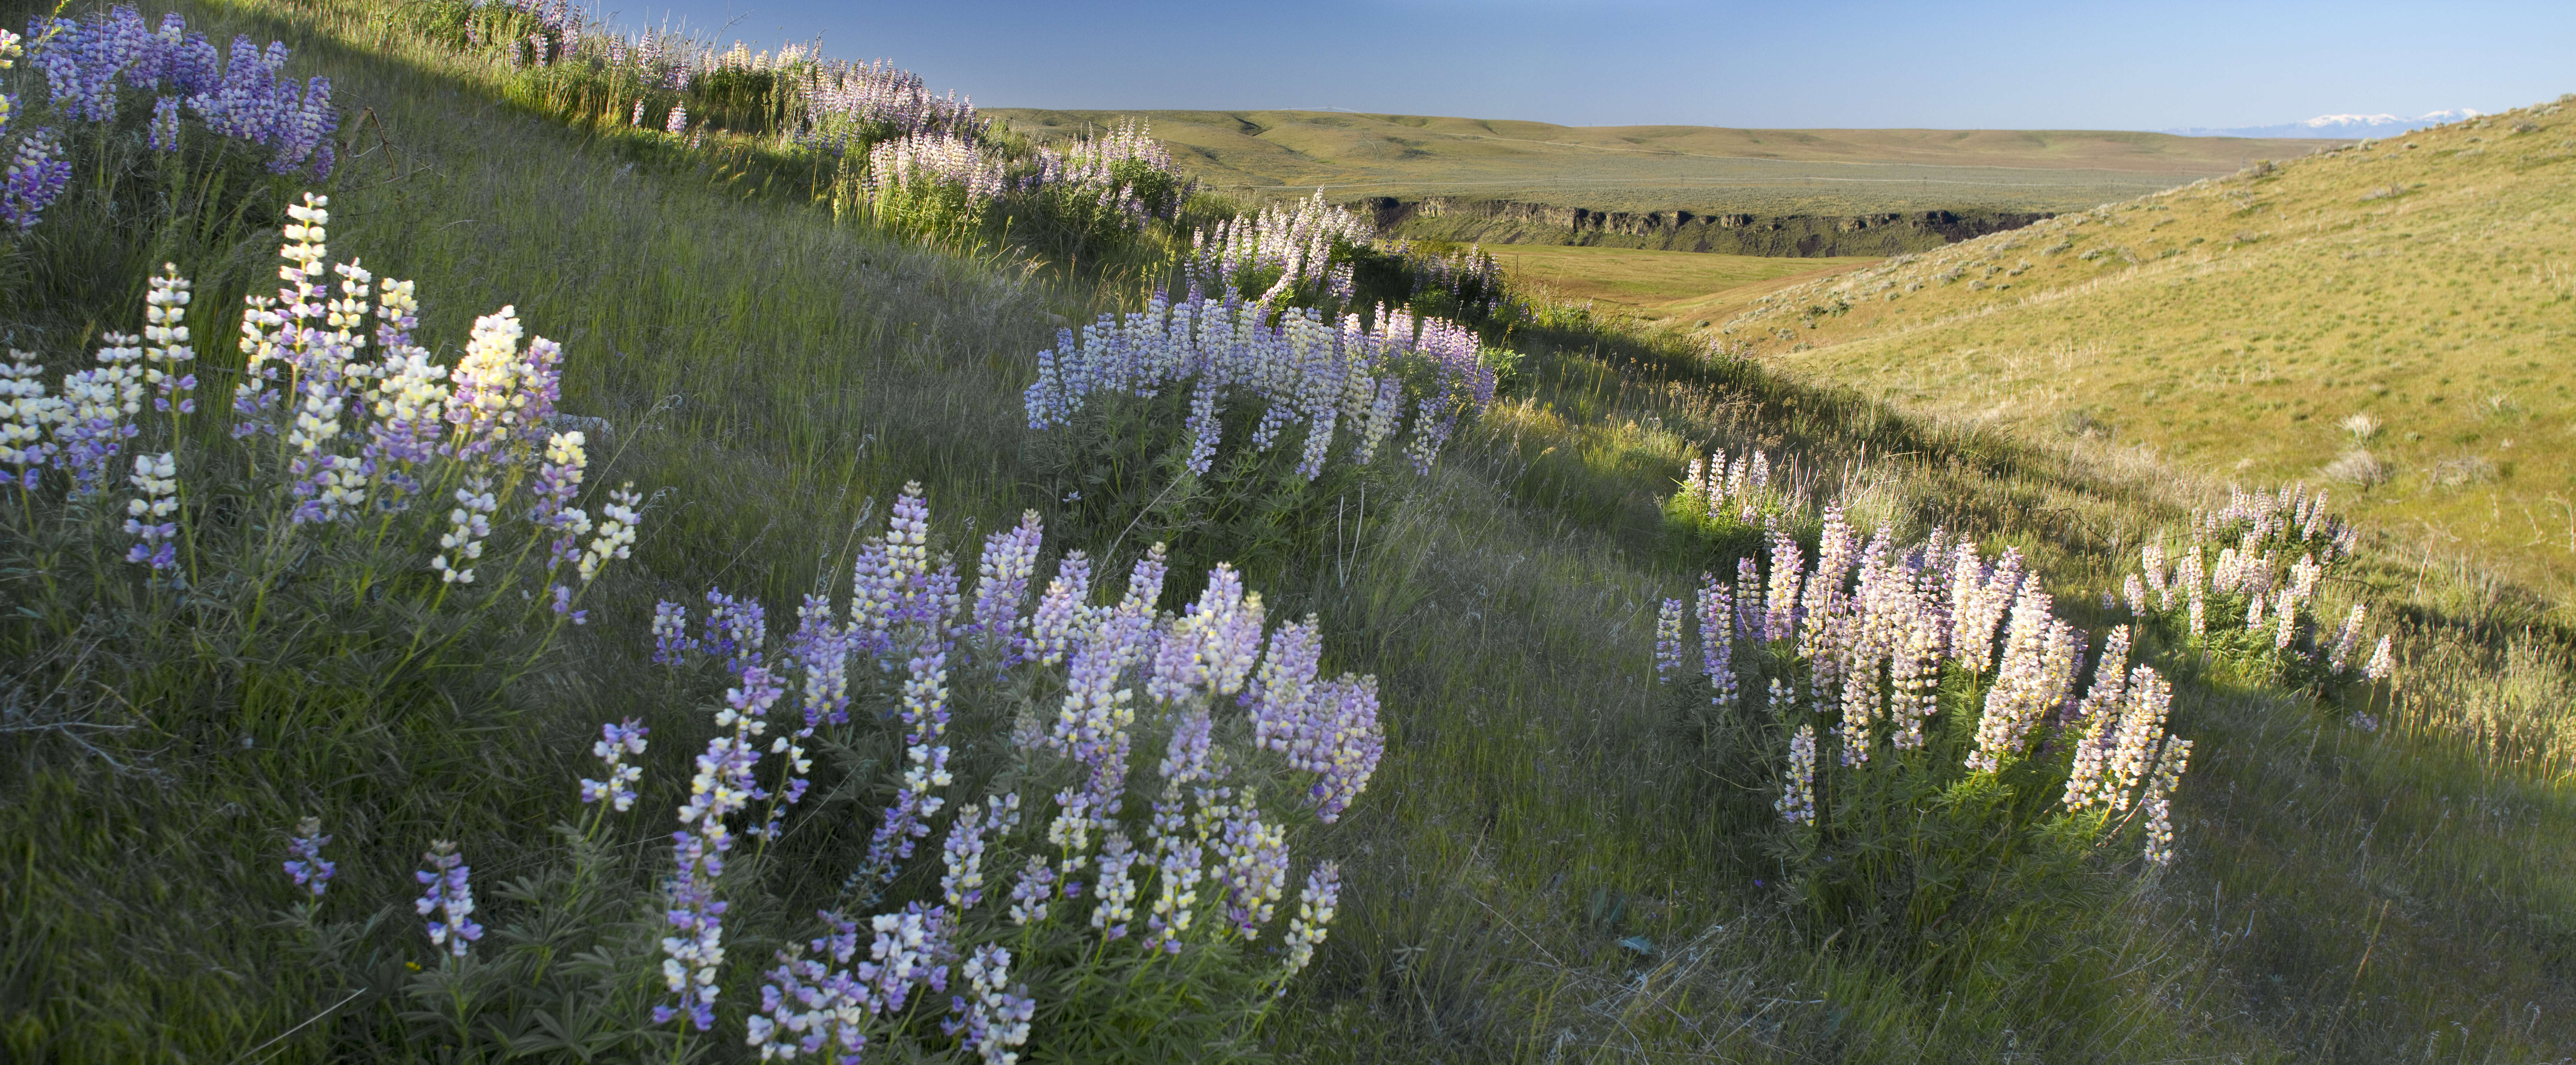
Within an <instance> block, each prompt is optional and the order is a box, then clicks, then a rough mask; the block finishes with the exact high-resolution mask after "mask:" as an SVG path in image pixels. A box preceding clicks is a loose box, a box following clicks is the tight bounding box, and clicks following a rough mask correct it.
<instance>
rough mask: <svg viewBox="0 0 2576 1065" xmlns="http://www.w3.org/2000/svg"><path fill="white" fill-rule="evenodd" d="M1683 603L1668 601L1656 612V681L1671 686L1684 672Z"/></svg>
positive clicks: (1675, 600) (1674, 600)
mask: <svg viewBox="0 0 2576 1065" xmlns="http://www.w3.org/2000/svg"><path fill="white" fill-rule="evenodd" d="M1682 612H1683V606H1682V601H1681V600H1679V599H1666V600H1664V601H1663V605H1662V606H1660V607H1658V608H1656V610H1655V679H1656V680H1657V681H1659V682H1662V683H1665V684H1670V683H1672V682H1673V677H1674V676H1676V675H1678V674H1679V673H1680V672H1681V670H1682Z"/></svg>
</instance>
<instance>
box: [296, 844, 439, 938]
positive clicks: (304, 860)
mask: <svg viewBox="0 0 2576 1065" xmlns="http://www.w3.org/2000/svg"><path fill="white" fill-rule="evenodd" d="M330 842H331V837H329V836H326V835H323V834H322V819H321V818H319V817H307V818H305V819H304V820H302V821H298V822H296V824H295V836H294V838H292V839H290V840H288V841H287V843H286V853H287V854H288V855H290V857H289V858H288V859H287V861H286V875H288V876H290V877H294V878H295V886H297V887H300V888H303V889H304V890H306V891H310V892H312V893H313V897H315V898H320V897H322V892H323V891H325V890H327V889H328V888H329V887H330V886H331V874H333V873H336V872H339V871H340V867H339V866H338V865H337V864H335V863H332V862H328V861H324V860H323V859H322V848H323V846H324V845H326V844H328V843H330ZM431 941H432V942H436V938H435V935H433V937H432V939H431Z"/></svg>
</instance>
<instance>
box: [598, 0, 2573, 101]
mask: <svg viewBox="0 0 2576 1065" xmlns="http://www.w3.org/2000/svg"><path fill="white" fill-rule="evenodd" d="M612 13H613V14H612V17H613V18H615V19H616V21H619V22H621V23H625V24H628V25H641V24H643V22H644V21H645V20H647V19H649V20H652V21H655V22H662V21H665V20H668V21H669V22H670V23H672V24H674V25H686V26H688V27H692V28H696V29H699V30H701V31H703V32H705V33H708V34H710V35H714V36H720V37H721V38H722V39H723V40H724V41H725V42H728V43H729V42H731V41H732V40H734V39H735V38H740V39H743V40H744V41H746V42H748V43H751V44H753V45H754V46H755V47H760V46H767V47H775V46H776V45H777V44H778V43H780V42H782V41H787V40H798V41H801V40H806V39H810V38H813V37H815V36H816V35H818V34H819V35H820V36H821V38H822V40H823V45H824V51H825V52H826V53H828V54H830V55H833V56H836V57H841V58H852V59H872V58H879V57H883V58H890V59H893V60H894V61H895V62H896V63H897V64H899V65H901V66H904V67H907V68H909V69H912V70H915V71H919V72H920V73H921V74H922V75H923V76H924V77H926V78H928V79H929V81H930V84H931V87H932V88H933V89H935V90H940V91H945V90H947V89H950V88H954V89H957V90H958V91H960V92H962V93H965V94H967V95H970V96H972V97H973V98H974V99H975V102H976V104H977V105H979V106H984V107H1062V108H1113V109H1134V110H1145V109H1159V108H1213V109H1237V108H1324V107H1338V108H1343V109H1347V110H1354V111H1374V112H1400V113H1408V114H1433V115H1466V116H1473V117H1478V118H1519V119H1535V120H1539V121H1546V122H1559V123H1565V124H1569V125H1629V124H1645V123H1677V124H1691V125H1718V126H1755V127H1880V126H1887V127H1894V126H1911V127H1933V128H2017V129H2164V128H2169V127H2180V126H2207V127H2232V126H2255V125H2271V124H2276V123H2282V122H2293V121H2297V120H2300V119H2305V118H2308V117H2311V116H2314V115H2319V114H2334V113H2361V114H2371V113H2380V112H2386V113H2393V114H2397V115H2400V116H2413V115H2417V114H2422V113H2424V112H2427V111H2433V110H2438V109H2446V108H2459V107H2472V108H2477V109H2479V110H2484V111H2493V110H2500V109H2503V108H2507V107H2514V106H2519V105H2522V104H2527V103H2536V102H2539V101H2542V100H2547V99H2552V98H2555V97H2556V96H2557V95H2558V94H2560V93H2563V92H2576V2H2571V0H2553V2H2547V3H2481V2H2474V0H2470V2H2451V3H2438V4H2434V3H2416V4H2390V3H2354V2H2345V3H2331V4H2328V3H2259V2H2239V3H2080V2H2073V0H2067V2H2057V3H2035V2H1986V3H1957V4H1921V3H1917V4H1897V3H1839V2H1821V3H1792V2H1786V0H1783V2H1775V3H1762V4H1726V3H1660V2H1643V0H1639V2H1620V0H1612V2H1600V3H1573V2H1546V0H1487V2H1479V3H1468V2H1459V0H1393V2H1380V3H1350V2H1345V0H1307V2H1303V3H1287V4H1260V5H1228V4H1222V3H1206V2H1202V3H1171V2H1137V3H1078V2H1063V0H1057V2H1042V0H1041V2H1028V0H969V2H962V3H961V2H945V3H942V2H922V0H910V2H906V3H878V2H853V0H838V2H832V0H687V2H683V3H671V4H660V5H656V6H652V7H647V8H640V9H639V8H616V9H612Z"/></svg>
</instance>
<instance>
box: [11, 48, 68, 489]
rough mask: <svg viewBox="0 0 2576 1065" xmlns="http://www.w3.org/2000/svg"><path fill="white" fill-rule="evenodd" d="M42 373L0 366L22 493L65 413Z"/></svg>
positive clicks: (39, 474)
mask: <svg viewBox="0 0 2576 1065" xmlns="http://www.w3.org/2000/svg"><path fill="white" fill-rule="evenodd" d="M0 32H5V31H0ZM13 354H15V355H19V356H24V355H25V354H26V353H24V352H15V353H13ZM44 369H45V368H44V367H43V366H42V365H39V364H37V363H33V362H27V361H24V358H19V359H14V360H12V361H10V362H8V363H5V364H0V463H7V464H8V465H9V466H10V467H11V470H10V473H9V476H8V478H7V483H12V484H15V485H17V486H18V488H19V489H20V490H22V491H29V492H32V491H35V489H36V485H37V483H38V481H40V480H41V479H42V478H43V476H44V472H45V463H46V461H47V460H48V459H49V458H50V457H51V456H52V455H53V453H54V447H55V445H54V444H53V443H52V442H51V441H48V440H47V439H46V436H47V430H48V429H50V428H51V427H52V426H53V424H54V422H55V421H56V420H57V419H59V418H60V417H62V416H63V415H64V414H66V413H67V411H66V408H65V407H64V405H63V401H62V400H60V399H57V398H55V397H53V396H48V395H46V394H45V382H44Z"/></svg>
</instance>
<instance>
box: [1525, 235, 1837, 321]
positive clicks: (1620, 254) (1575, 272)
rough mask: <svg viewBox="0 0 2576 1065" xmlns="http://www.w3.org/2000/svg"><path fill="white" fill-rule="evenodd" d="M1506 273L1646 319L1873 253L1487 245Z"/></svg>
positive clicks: (1533, 288)
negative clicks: (1787, 254) (1671, 307)
mask: <svg viewBox="0 0 2576 1065" xmlns="http://www.w3.org/2000/svg"><path fill="white" fill-rule="evenodd" d="M1485 250H1486V252H1487V253H1488V254H1490V255H1492V256H1493V257H1494V262H1495V263H1496V264H1497V265H1499V266H1500V267H1501V268H1502V270H1503V271H1504V273H1505V276H1507V277H1509V278H1511V280H1512V283H1513V285H1514V286H1515V287H1516V288H1517V289H1519V290H1523V291H1528V292H1532V293H1536V294H1542V295H1544V296H1546V297H1549V298H1553V299H1557V300H1560V301H1564V302H1569V303H1572V302H1589V303H1594V304H1601V305H1606V306H1603V307H1602V308H1601V309H1602V310H1603V311H1604V312H1605V313H1607V312H1609V311H1610V310H1612V309H1614V308H1616V309H1628V310H1633V311H1635V312H1637V314H1638V315H1639V317H1640V318H1641V319H1643V320H1645V321H1654V320H1656V319H1657V318H1659V317H1661V316H1663V315H1664V314H1665V312H1664V311H1663V310H1662V308H1663V307H1664V306H1665V305H1667V304H1680V303H1684V302H1688V303H1690V304H1691V306H1690V310H1692V311H1701V310H1704V309H1706V308H1707V306H1708V299H1709V297H1710V296H1711V295H1712V294H1716V293H1730V294H1735V296H1736V298H1738V299H1741V300H1743V301H1745V302H1750V301H1752V300H1754V299H1756V298H1759V297H1760V296H1761V295H1763V294H1766V293H1769V292H1771V291H1773V290H1775V289H1779V288H1782V287H1785V286H1786V285H1787V284H1790V283H1794V282H1795V281H1797V280H1802V279H1805V278H1807V277H1810V276H1814V277H1823V276H1827V275H1830V274H1836V273H1841V272H1843V271H1846V270H1849V269H1851V268H1853V267H1857V266H1866V265H1869V264H1872V263H1876V262H1878V261H1879V260H1877V259H1869V258H1857V257H1854V258H1825V259H1792V258H1781V257H1777V256H1767V255H1717V254H1705V253H1693V252H1672V251H1642V250H1637V249H1631V248H1600V247H1587V246H1582V245H1571V244H1502V245H1494V246H1492V247H1489V248H1486V249H1485Z"/></svg>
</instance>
